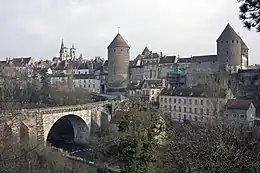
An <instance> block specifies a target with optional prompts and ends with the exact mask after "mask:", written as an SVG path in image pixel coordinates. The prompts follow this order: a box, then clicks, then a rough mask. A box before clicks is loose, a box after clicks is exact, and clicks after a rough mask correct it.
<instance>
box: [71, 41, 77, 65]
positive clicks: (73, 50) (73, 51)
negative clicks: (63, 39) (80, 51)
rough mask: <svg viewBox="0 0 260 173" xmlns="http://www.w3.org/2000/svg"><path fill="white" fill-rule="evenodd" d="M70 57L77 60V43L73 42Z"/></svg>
mask: <svg viewBox="0 0 260 173" xmlns="http://www.w3.org/2000/svg"><path fill="white" fill-rule="evenodd" d="M70 58H71V60H73V61H75V60H76V48H75V45H74V44H72V46H71V48H70Z"/></svg>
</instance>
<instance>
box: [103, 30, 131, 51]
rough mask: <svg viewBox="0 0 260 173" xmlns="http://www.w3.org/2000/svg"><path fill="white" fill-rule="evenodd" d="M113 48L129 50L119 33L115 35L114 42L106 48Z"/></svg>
mask: <svg viewBox="0 0 260 173" xmlns="http://www.w3.org/2000/svg"><path fill="white" fill-rule="evenodd" d="M115 47H127V48H130V47H129V46H128V44H127V43H126V42H125V40H124V38H123V37H122V36H121V35H120V34H119V33H118V34H117V35H116V37H115V38H114V40H113V41H112V42H111V43H110V45H109V46H108V48H115Z"/></svg>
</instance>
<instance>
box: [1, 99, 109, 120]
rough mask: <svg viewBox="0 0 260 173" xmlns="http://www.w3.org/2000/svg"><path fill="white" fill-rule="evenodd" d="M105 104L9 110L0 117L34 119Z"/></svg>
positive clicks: (105, 103) (107, 102) (95, 103)
mask: <svg viewBox="0 0 260 173" xmlns="http://www.w3.org/2000/svg"><path fill="white" fill-rule="evenodd" d="M107 104H111V102H110V101H101V102H94V103H87V104H81V105H71V106H59V107H48V108H35V109H21V110H10V111H5V112H2V113H1V115H0V116H8V115H10V116H15V115H19V116H20V115H25V116H29V117H35V116H36V115H43V114H50V113H62V112H72V111H81V110H86V109H91V108H95V107H98V106H103V105H107Z"/></svg>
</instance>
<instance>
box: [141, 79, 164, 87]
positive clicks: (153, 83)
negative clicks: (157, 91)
mask: <svg viewBox="0 0 260 173" xmlns="http://www.w3.org/2000/svg"><path fill="white" fill-rule="evenodd" d="M144 83H147V84H148V85H149V88H161V87H162V80H144V81H143V83H142V84H144Z"/></svg>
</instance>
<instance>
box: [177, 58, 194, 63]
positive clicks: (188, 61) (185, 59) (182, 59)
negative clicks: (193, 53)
mask: <svg viewBox="0 0 260 173" xmlns="http://www.w3.org/2000/svg"><path fill="white" fill-rule="evenodd" d="M190 62H191V58H179V59H178V60H177V63H190Z"/></svg>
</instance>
